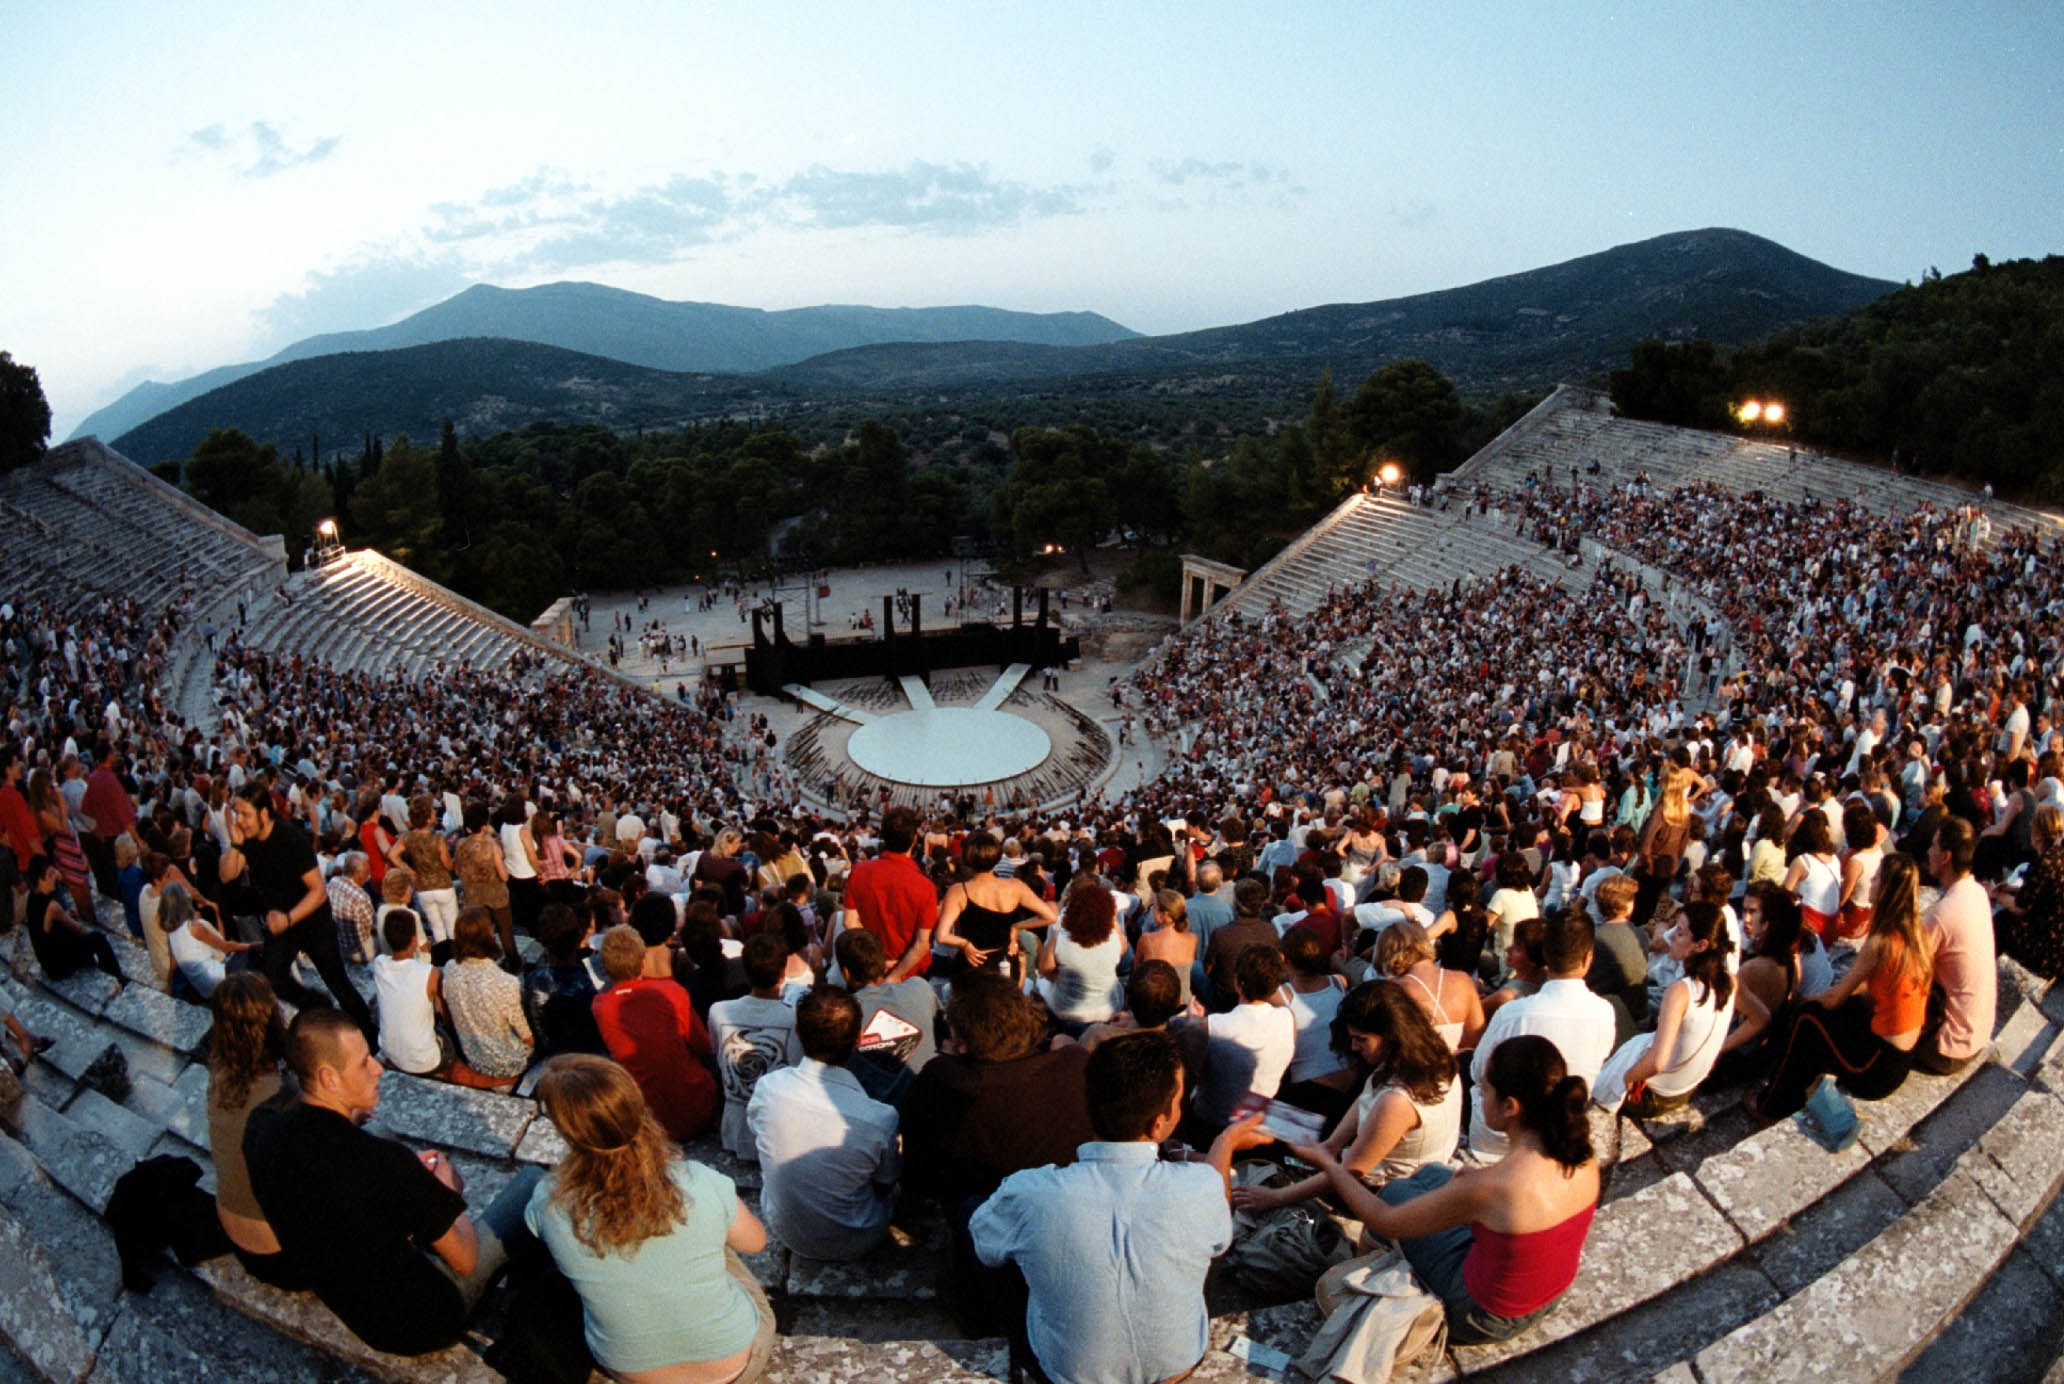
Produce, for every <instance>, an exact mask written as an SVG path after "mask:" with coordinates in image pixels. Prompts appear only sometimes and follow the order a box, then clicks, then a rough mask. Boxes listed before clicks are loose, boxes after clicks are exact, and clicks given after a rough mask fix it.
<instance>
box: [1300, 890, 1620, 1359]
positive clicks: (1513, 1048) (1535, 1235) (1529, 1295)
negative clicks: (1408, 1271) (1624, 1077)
mask: <svg viewBox="0 0 2064 1384" xmlns="http://www.w3.org/2000/svg"><path fill="white" fill-rule="evenodd" d="M1563 916H1564V917H1565V918H1571V919H1576V920H1579V921H1581V920H1582V916H1583V915H1582V914H1581V913H1574V912H1572V913H1566V914H1564V915H1563ZM1511 1007H1512V1006H1510V1005H1508V1006H1506V1008H1507V1009H1510V1008H1511ZM1589 1092H1590V1088H1589V1087H1588V1086H1587V1085H1586V1084H1585V1082H1584V1081H1583V1080H1582V1078H1579V1077H1575V1076H1571V1075H1569V1074H1568V1072H1567V1069H1566V1068H1565V1066H1564V1064H1563V1060H1562V1054H1561V1053H1560V1052H1559V1051H1558V1050H1557V1049H1556V1045H1555V1044H1554V1043H1553V1042H1551V1041H1550V1040H1549V1039H1548V1038H1546V1037H1543V1036H1541V1035H1538V1034H1517V1035H1514V1036H1512V1037H1510V1038H1508V1039H1504V1040H1502V1041H1500V1042H1499V1043H1498V1045H1497V1048H1496V1049H1495V1050H1494V1052H1493V1053H1492V1055H1491V1058H1490V1060H1489V1061H1488V1062H1487V1063H1485V1064H1484V1066H1483V1067H1482V1069H1481V1071H1480V1072H1479V1074H1478V1078H1477V1098H1476V1107H1477V1111H1478V1114H1479V1116H1480V1117H1481V1118H1482V1119H1484V1121H1485V1122H1486V1124H1487V1125H1488V1127H1489V1130H1490V1132H1492V1133H1494V1134H1496V1135H1497V1141H1498V1144H1499V1145H1500V1146H1501V1148H1502V1149H1503V1150H1504V1151H1503V1152H1502V1153H1501V1154H1500V1155H1499V1156H1498V1158H1497V1160H1496V1161H1495V1162H1493V1163H1492V1164H1491V1165H1490V1166H1489V1167H1487V1168H1480V1169H1477V1170H1474V1171H1472V1172H1471V1173H1470V1174H1469V1175H1468V1176H1465V1177H1459V1178H1458V1177H1456V1176H1455V1172H1454V1170H1453V1169H1452V1168H1450V1167H1448V1166H1447V1165H1445V1164H1440V1163H1430V1164H1428V1165H1426V1166H1425V1167H1424V1168H1421V1169H1420V1170H1419V1171H1418V1172H1416V1173H1414V1174H1413V1175H1412V1176H1410V1177H1407V1178H1404V1179H1402V1180H1400V1181H1396V1182H1392V1183H1390V1184H1388V1185H1387V1186H1385V1187H1384V1188H1383V1189H1382V1191H1381V1192H1380V1193H1372V1192H1370V1191H1369V1189H1368V1188H1366V1187H1364V1186H1363V1185H1362V1183H1361V1181H1360V1180H1359V1179H1358V1178H1356V1177H1355V1175H1354V1174H1353V1173H1351V1172H1349V1171H1348V1170H1347V1169H1346V1168H1345V1167H1343V1166H1342V1165H1341V1163H1340V1161H1339V1160H1338V1159H1337V1158H1335V1157H1334V1155H1333V1152H1332V1151H1331V1150H1330V1149H1328V1148H1326V1147H1325V1146H1324V1145H1299V1146H1297V1147H1296V1148H1294V1149H1292V1150H1291V1151H1292V1152H1293V1153H1294V1154H1295V1155H1296V1156H1297V1157H1298V1158H1300V1159H1302V1160H1303V1161H1304V1162H1306V1163H1309V1164H1310V1165H1311V1166H1313V1167H1315V1168H1317V1169H1318V1170H1319V1171H1320V1173H1322V1174H1323V1175H1324V1176H1325V1177H1326V1178H1327V1179H1328V1180H1329V1181H1330V1182H1331V1184H1332V1190H1333V1192H1334V1193H1335V1195H1337V1196H1339V1197H1340V1198H1341V1200H1343V1201H1344V1202H1346V1204H1347V1207H1348V1210H1349V1212H1350V1213H1352V1214H1353V1215H1354V1216H1356V1217H1357V1218H1359V1219H1360V1220H1361V1222H1362V1224H1363V1226H1364V1227H1365V1228H1366V1230H1367V1231H1368V1233H1369V1234H1370V1235H1371V1236H1374V1237H1377V1238H1380V1239H1387V1240H1395V1241H1396V1242H1397V1244H1398V1248H1399V1249H1400V1250H1402V1251H1403V1253H1404V1256H1405V1258H1406V1260H1407V1261H1408V1262H1410V1264H1411V1265H1412V1270H1413V1272H1414V1273H1415V1274H1416V1275H1417V1276H1418V1278H1419V1281H1420V1282H1421V1283H1423V1284H1425V1285H1426V1287H1427V1288H1428V1289H1429V1290H1430V1291H1432V1292H1433V1294H1434V1295H1435V1296H1437V1297H1439V1298H1440V1299H1441V1303H1442V1305H1443V1306H1444V1307H1445V1308H1446V1311H1447V1318H1448V1340H1449V1342H1450V1343H1452V1344H1454V1345H1470V1344H1475V1343H1479V1342H1485V1341H1505V1340H1510V1339H1511V1338H1512V1337H1514V1336H1517V1335H1519V1334H1520V1333H1521V1332H1523V1331H1525V1330H1526V1329H1527V1328H1528V1327H1530V1326H1532V1325H1533V1324H1534V1323H1535V1322H1537V1321H1539V1320H1540V1319H1541V1318H1542V1317H1544V1316H1546V1315H1547V1314H1548V1313H1549V1312H1550V1311H1552V1310H1553V1309H1554V1307H1555V1304H1556V1302H1557V1301H1559V1300H1560V1299H1561V1297H1562V1295H1563V1294H1564V1293H1566V1292H1567V1291H1569V1286H1570V1284H1571V1283H1573V1282H1574V1281H1575V1280H1576V1276H1577V1266H1578V1261H1579V1259H1580V1258H1581V1256H1582V1254H1583V1251H1584V1242H1585V1239H1586V1237H1587V1236H1588V1235H1589V1234H1590V1230H1591V1221H1592V1218H1593V1216H1594V1215H1595V1214H1596V1212H1597V1209H1598V1197H1599V1191H1600V1184H1599V1170H1598V1161H1597V1159H1596V1158H1595V1157H1594V1156H1593V1154H1592V1149H1591V1129H1590V1124H1589V1122H1588V1120H1587V1119H1586V1117H1585V1115H1584V1103H1585V1100H1586V1098H1587V1096H1588V1095H1589Z"/></svg>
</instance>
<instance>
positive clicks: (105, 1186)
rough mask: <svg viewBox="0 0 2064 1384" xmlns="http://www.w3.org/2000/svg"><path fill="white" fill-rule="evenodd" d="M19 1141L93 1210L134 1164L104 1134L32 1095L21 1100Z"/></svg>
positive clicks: (132, 1160) (96, 1209)
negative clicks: (73, 1120) (81, 1124)
mask: <svg viewBox="0 0 2064 1384" xmlns="http://www.w3.org/2000/svg"><path fill="white" fill-rule="evenodd" d="M19 1119H20V1122H21V1123H20V1131H21V1137H22V1142H23V1143H25V1144H27V1145H28V1146H29V1151H30V1152H31V1153H33V1154H35V1156H36V1162H37V1163H38V1164H39V1165H40V1166H41V1167H42V1168H43V1170H44V1171H45V1172H46V1173H48V1174H49V1175H50V1176H51V1177H52V1178H54V1179H55V1180H56V1181H57V1182H58V1183H59V1184H60V1185H61V1186H63V1187H64V1189H65V1190H66V1191H68V1192H70V1193H71V1194H72V1195H73V1196H75V1197H77V1198H78V1199H79V1200H80V1201H83V1202H85V1203H86V1204H87V1205H88V1206H90V1207H92V1208H93V1209H94V1210H95V1211H99V1210H101V1209H102V1208H104V1207H105V1206H106V1205H107V1199H108V1197H109V1196H110V1195H111V1194H112V1193H113V1192H114V1190H115V1179H116V1178H118V1177H120V1176H121V1175H122V1174H123V1173H125V1172H127V1171H129V1169H130V1168H131V1167H132V1166H134V1165H135V1162H136V1160H135V1158H134V1157H132V1156H130V1155H128V1154H125V1153H124V1152H122V1150H121V1149H120V1148H119V1147H117V1146H116V1145H115V1144H113V1143H111V1142H109V1140H108V1138H107V1136H106V1135H104V1134H101V1133H99V1132H97V1131H95V1130H90V1129H85V1128H82V1127H81V1126H79V1125H78V1124H75V1123H73V1122H72V1121H71V1120H70V1119H67V1118H66V1117H65V1116H63V1115H60V1114H59V1113H58V1112H56V1111H55V1110H52V1109H51V1108H50V1107H49V1106H47V1105H45V1104H44V1103H43V1102H42V1101H40V1100H38V1099H36V1098H35V1097H34V1096H26V1097H24V1098H23V1100H22V1106H21V1114H20V1116H19Z"/></svg>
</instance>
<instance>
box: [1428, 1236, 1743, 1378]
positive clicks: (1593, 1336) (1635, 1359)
mask: <svg viewBox="0 0 2064 1384" xmlns="http://www.w3.org/2000/svg"><path fill="white" fill-rule="evenodd" d="M1779 1301H1780V1294H1779V1293H1778V1291H1777V1289H1776V1288H1774V1287H1772V1286H1771V1283H1770V1280H1769V1279H1768V1278H1766V1277H1764V1276H1763V1275H1762V1274H1761V1273H1759V1272H1758V1271H1757V1270H1756V1269H1755V1267H1754V1266H1753V1265H1750V1264H1747V1263H1745V1262H1743V1261H1742V1260H1740V1259H1734V1260H1730V1261H1728V1262H1726V1263H1723V1264H1720V1265H1718V1266H1717V1267H1715V1268H1713V1269H1710V1270H1708V1271H1707V1272H1705V1273H1703V1274H1700V1275H1699V1276H1698V1277H1696V1278H1693V1279H1691V1280H1689V1281H1688V1282H1685V1283H1681V1284H1679V1285H1677V1286H1676V1287H1674V1288H1672V1289H1670V1291H1668V1292H1667V1293H1664V1294H1662V1295H1661V1296H1659V1297H1655V1298H1651V1299H1650V1300H1649V1301H1647V1302H1645V1303H1643V1304H1642V1305H1641V1306H1639V1307H1636V1308H1633V1309H1631V1310H1629V1311H1627V1312H1624V1313H1621V1314H1620V1315H1618V1316H1616V1317H1614V1318H1613V1319H1612V1320H1611V1322H1610V1323H1608V1324H1605V1325H1602V1326H1600V1327H1598V1328H1597V1329H1596V1330H1592V1331H1584V1332H1578V1333H1576V1334H1575V1335H1572V1336H1567V1337H1564V1338H1563V1339H1562V1340H1560V1341H1557V1342H1555V1343H1554V1344H1553V1345H1549V1346H1546V1347H1544V1348H1543V1349H1540V1350H1537V1351H1532V1352H1530V1353H1528V1354H1526V1355H1522V1356H1519V1357H1517V1358H1515V1359H1511V1360H1507V1361H1505V1362H1504V1363H1502V1364H1500V1365H1497V1366H1494V1367H1492V1368H1490V1369H1488V1370H1483V1371H1476V1370H1472V1371H1471V1372H1470V1374H1469V1376H1468V1377H1469V1379H1470V1381H1471V1384H1477V1381H1479V1380H1481V1381H1484V1384H1544V1381H1549V1380H1553V1381H1557V1384H1635V1381H1639V1380H1642V1379H1645V1378H1647V1377H1648V1376H1649V1375H1651V1374H1652V1373H1653V1372H1654V1371H1656V1370H1658V1369H1662V1368H1664V1367H1665V1366H1668V1365H1670V1364H1671V1362H1673V1361H1675V1362H1679V1363H1682V1362H1684V1361H1687V1360H1689V1359H1690V1358H1691V1356H1692V1355H1693V1353H1695V1352H1696V1351H1697V1350H1698V1349H1699V1348H1700V1347H1702V1346H1704V1345H1706V1344H1708V1343H1709V1342H1711V1341H1712V1340H1714V1339H1715V1338H1717V1337H1719V1336H1723V1335H1725V1334H1726V1333H1727V1332H1729V1331H1732V1330H1733V1329H1734V1328H1735V1327H1737V1326H1740V1325H1741V1324H1742V1323H1743V1322H1746V1321H1750V1320H1752V1319H1754V1318H1755V1317H1757V1316H1759V1315H1761V1314H1762V1313H1764V1312H1768V1311H1769V1310H1770V1309H1771V1308H1773V1307H1775V1306H1776V1305H1777V1304H1778V1302H1779Z"/></svg>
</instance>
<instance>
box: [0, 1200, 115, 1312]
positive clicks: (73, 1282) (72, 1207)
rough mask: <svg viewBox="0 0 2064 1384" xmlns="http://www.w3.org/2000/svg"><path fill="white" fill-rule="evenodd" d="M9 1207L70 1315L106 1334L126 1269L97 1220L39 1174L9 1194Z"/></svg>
mask: <svg viewBox="0 0 2064 1384" xmlns="http://www.w3.org/2000/svg"><path fill="white" fill-rule="evenodd" d="M6 1208H7V1211H8V1213H9V1214H10V1215H12V1216H13V1217H14V1219H15V1222H16V1224H18V1225H19V1226H20V1227H21V1230H22V1233H23V1234H24V1235H25V1236H26V1237H27V1239H28V1240H29V1241H30V1242H32V1243H34V1244H35V1245H37V1246H39V1247H41V1249H42V1251H43V1252H44V1254H45V1255H46V1256H47V1257H48V1260H49V1262H50V1264H51V1265H52V1267H53V1268H54V1269H55V1270H56V1271H57V1273H58V1278H57V1283H56V1286H57V1293H58V1297H59V1299H60V1301H61V1302H62V1303H63V1306H64V1310H65V1312H66V1314H67V1315H68V1316H69V1317H70V1318H71V1320H72V1321H73V1322H75V1323H76V1324H77V1325H78V1326H79V1328H80V1329H81V1330H82V1331H85V1332H86V1333H88V1334H89V1335H93V1336H96V1337H97V1336H98V1335H99V1334H100V1333H101V1332H103V1331H105V1330H106V1329H107V1327H108V1324H109V1322H110V1321H112V1320H113V1309H114V1304H115V1300H116V1299H117V1298H118V1297H119V1296H120V1294H121V1286H122V1265H121V1260H120V1259H119V1258H118V1257H117V1256H116V1254H115V1242H114V1237H113V1236H112V1235H110V1234H108V1232H107V1228H106V1227H105V1226H103V1225H102V1224H101V1222H100V1220H99V1218H98V1217H96V1216H94V1215H93V1214H92V1213H91V1212H89V1211H87V1210H86V1209H85V1208H84V1207H82V1206H80V1205H79V1203H78V1202H76V1201H74V1200H73V1199H72V1198H71V1197H70V1196H69V1195H67V1194H66V1193H65V1192H64V1191H62V1190H60V1188H59V1187H57V1186H55V1185H53V1184H52V1182H51V1181H50V1180H49V1179H48V1178H46V1177H44V1176H41V1175H31V1176H28V1177H25V1178H23V1179H21V1180H20V1181H19V1182H18V1183H17V1184H16V1185H15V1186H14V1187H13V1188H12V1190H10V1191H9V1192H8V1193H7V1197H6Z"/></svg>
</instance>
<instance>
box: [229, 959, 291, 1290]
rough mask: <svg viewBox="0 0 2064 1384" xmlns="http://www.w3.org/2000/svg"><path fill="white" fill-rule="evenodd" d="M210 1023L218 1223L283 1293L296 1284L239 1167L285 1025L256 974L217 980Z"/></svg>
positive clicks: (272, 1077)
mask: <svg viewBox="0 0 2064 1384" xmlns="http://www.w3.org/2000/svg"><path fill="white" fill-rule="evenodd" d="M208 1009H209V1011H210V1012H211V1013H212V1014H213V1015H214V1016H215V1024H214V1026H213V1027H212V1028H210V1029H209V1030H208V1147H209V1148H210V1150H212V1153H213V1156H214V1161H215V1217H216V1219H217V1220H219V1221H221V1222H222V1232H223V1234H225V1235H227V1236H228V1237H229V1243H230V1245H231V1247H232V1248H233V1249H234V1250H235V1252H236V1257H237V1259H238V1261H239V1262H240V1263H242V1264H243V1266H244V1267H245V1268H246V1269H248V1270H250V1271H251V1275H252V1276H253V1277H254V1278H258V1279H260V1280H262V1281H264V1282H266V1283H271V1284H274V1285H276V1286H278V1287H282V1288H294V1287H300V1286H303V1285H301V1284H300V1283H298V1282H297V1281H295V1278H294V1276H293V1275H292V1274H291V1273H290V1272H289V1271H288V1269H287V1267H286V1256H285V1255H284V1254H283V1253H282V1252H281V1251H280V1242H279V1236H277V1235H276V1234H274V1233H273V1229H272V1226H271V1224H270V1223H268V1222H267V1221H266V1219H265V1211H264V1209H263V1208H261V1207H260V1206H259V1205H258V1198H257V1196H256V1194H255V1193H253V1192H252V1191H251V1179H250V1176H249V1174H248V1173H247V1172H246V1171H245V1169H244V1123H245V1121H247V1120H248V1119H250V1117H251V1112H252V1111H253V1110H255V1109H257V1108H258V1107H259V1106H261V1105H263V1104H265V1102H267V1101H269V1100H271V1099H273V1098H274V1097H275V1096H277V1095H278V1094H279V1093H280V1083H281V1080H282V1078H281V1073H280V1059H281V1058H282V1057H284V1056H285V1055H286V1050H287V1024H286V1020H285V1018H284V1017H282V1016H281V1014H280V1007H279V1001H278V1000H277V999H275V998H274V997H273V993H272V984H271V982H270V981H268V980H266V978H265V977H264V976H263V975H260V974H259V973H258V972H256V971H236V972H233V973H231V974H230V975H227V976H224V977H223V978H222V983H221V984H220V985H217V986H216V987H215V993H214V994H212V995H210V996H209V997H208Z"/></svg>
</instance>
